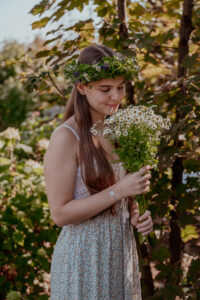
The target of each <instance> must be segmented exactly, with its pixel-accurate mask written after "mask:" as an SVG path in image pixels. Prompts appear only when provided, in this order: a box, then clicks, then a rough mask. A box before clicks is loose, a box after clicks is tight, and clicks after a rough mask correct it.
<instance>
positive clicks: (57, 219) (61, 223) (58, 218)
mask: <svg viewBox="0 0 200 300" xmlns="http://www.w3.org/2000/svg"><path fill="white" fill-rule="evenodd" d="M51 218H52V220H53V222H54V223H55V224H56V225H57V226H58V227H63V226H65V225H68V223H67V222H66V220H65V222H64V220H63V219H62V216H61V214H58V213H51Z"/></svg>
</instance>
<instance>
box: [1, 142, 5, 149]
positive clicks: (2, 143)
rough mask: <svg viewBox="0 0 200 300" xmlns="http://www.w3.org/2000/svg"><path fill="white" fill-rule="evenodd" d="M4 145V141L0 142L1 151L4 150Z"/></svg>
mask: <svg viewBox="0 0 200 300" xmlns="http://www.w3.org/2000/svg"><path fill="white" fill-rule="evenodd" d="M4 144H5V143H4V142H3V141H2V140H0V150H1V149H2V148H3V146H4Z"/></svg>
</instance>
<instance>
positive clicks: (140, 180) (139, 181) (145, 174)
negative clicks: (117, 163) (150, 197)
mask: <svg viewBox="0 0 200 300" xmlns="http://www.w3.org/2000/svg"><path fill="white" fill-rule="evenodd" d="M151 168H152V167H150V166H144V167H142V168H141V169H140V170H139V171H138V172H135V173H132V174H128V175H125V176H124V177H123V178H122V179H120V180H119V181H118V182H117V185H118V189H119V190H120V194H121V196H122V198H124V197H128V196H133V197H134V196H137V195H140V194H143V193H145V192H147V191H148V189H149V185H150V179H151V174H150V172H149V170H150V169H151Z"/></svg>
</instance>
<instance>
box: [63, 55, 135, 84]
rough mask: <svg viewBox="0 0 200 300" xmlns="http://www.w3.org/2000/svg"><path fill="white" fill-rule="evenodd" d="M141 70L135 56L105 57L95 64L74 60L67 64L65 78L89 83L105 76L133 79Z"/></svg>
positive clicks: (75, 81)
mask: <svg viewBox="0 0 200 300" xmlns="http://www.w3.org/2000/svg"><path fill="white" fill-rule="evenodd" d="M138 71H139V66H138V61H137V59H136V58H135V57H124V58H120V57H116V56H112V57H103V58H102V59H101V61H100V62H98V63H95V64H92V65H90V64H84V63H79V62H76V60H73V61H72V62H71V63H68V64H66V65H65V69H64V74H65V78H66V79H68V80H69V81H71V82H72V83H78V82H81V83H88V82H91V81H97V80H100V79H103V78H116V77H117V76H121V75H123V76H124V78H125V79H127V80H131V79H133V78H134V77H136V76H137V74H138Z"/></svg>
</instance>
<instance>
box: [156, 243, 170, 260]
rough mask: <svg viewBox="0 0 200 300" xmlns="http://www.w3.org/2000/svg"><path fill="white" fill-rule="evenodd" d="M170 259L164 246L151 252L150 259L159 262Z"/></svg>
mask: <svg viewBox="0 0 200 300" xmlns="http://www.w3.org/2000/svg"><path fill="white" fill-rule="evenodd" d="M169 257H170V253H169V251H168V250H167V248H166V247H165V246H161V247H159V248H158V249H155V250H153V252H152V259H153V260H158V261H160V262H162V261H164V260H165V259H167V258H169Z"/></svg>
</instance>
